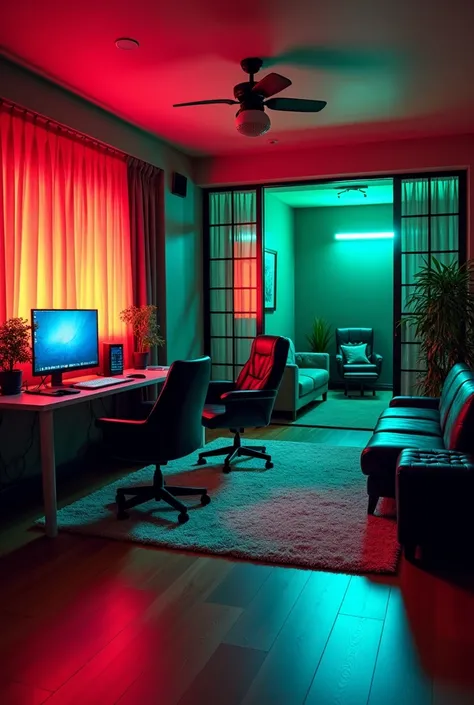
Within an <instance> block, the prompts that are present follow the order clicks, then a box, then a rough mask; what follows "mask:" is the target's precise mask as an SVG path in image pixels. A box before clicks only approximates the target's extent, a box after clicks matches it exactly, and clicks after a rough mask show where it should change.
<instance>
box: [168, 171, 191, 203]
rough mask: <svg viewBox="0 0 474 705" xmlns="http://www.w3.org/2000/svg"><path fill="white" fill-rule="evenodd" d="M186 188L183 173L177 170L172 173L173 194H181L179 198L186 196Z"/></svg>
mask: <svg viewBox="0 0 474 705" xmlns="http://www.w3.org/2000/svg"><path fill="white" fill-rule="evenodd" d="M187 190H188V180H187V178H186V177H185V176H183V174H178V172H177V171H175V172H174V173H173V180H172V182H171V193H174V195H175V196H181V198H186V192H187Z"/></svg>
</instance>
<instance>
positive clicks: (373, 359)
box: [370, 353, 383, 375]
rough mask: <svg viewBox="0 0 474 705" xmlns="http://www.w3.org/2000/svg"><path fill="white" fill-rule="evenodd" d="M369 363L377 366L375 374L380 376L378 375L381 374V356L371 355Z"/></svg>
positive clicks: (377, 354)
mask: <svg viewBox="0 0 474 705" xmlns="http://www.w3.org/2000/svg"><path fill="white" fill-rule="evenodd" d="M370 361H371V362H372V364H373V365H376V366H377V373H378V374H379V375H380V373H381V372H382V362H383V357H382V355H379V353H372V355H371V356H370Z"/></svg>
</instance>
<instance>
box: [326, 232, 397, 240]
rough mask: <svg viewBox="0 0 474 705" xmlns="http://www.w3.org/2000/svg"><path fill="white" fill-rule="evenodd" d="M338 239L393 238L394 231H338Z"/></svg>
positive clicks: (336, 235) (336, 236)
mask: <svg viewBox="0 0 474 705" xmlns="http://www.w3.org/2000/svg"><path fill="white" fill-rule="evenodd" d="M334 237H335V238H336V240H391V239H393V233H336V234H335V235H334Z"/></svg>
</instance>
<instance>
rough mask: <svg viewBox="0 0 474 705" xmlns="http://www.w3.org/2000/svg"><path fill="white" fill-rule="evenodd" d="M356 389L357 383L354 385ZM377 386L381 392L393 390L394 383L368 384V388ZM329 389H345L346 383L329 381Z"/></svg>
mask: <svg viewBox="0 0 474 705" xmlns="http://www.w3.org/2000/svg"><path fill="white" fill-rule="evenodd" d="M353 387H354V389H356V388H357V385H355V384H354V385H353ZM373 388H375V390H376V391H379V392H392V391H393V385H392V384H375V385H373V387H372V385H370V386H369V385H367V386H366V389H373ZM329 389H330V390H331V391H339V390H341V389H345V384H344V382H329Z"/></svg>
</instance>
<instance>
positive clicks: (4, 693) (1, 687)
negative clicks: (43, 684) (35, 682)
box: [0, 681, 51, 705]
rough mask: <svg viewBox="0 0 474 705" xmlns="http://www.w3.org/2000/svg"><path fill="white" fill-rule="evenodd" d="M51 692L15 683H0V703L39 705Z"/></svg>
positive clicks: (8, 704) (5, 704) (6, 704)
mask: <svg viewBox="0 0 474 705" xmlns="http://www.w3.org/2000/svg"><path fill="white" fill-rule="evenodd" d="M50 695H51V692H50V691H49V690H41V689H40V688H34V687H32V686H30V685H25V684H24V683H16V682H15V681H5V682H3V681H0V703H2V705H41V703H44V702H45V701H46V700H47V699H48V698H49V696H50Z"/></svg>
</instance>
